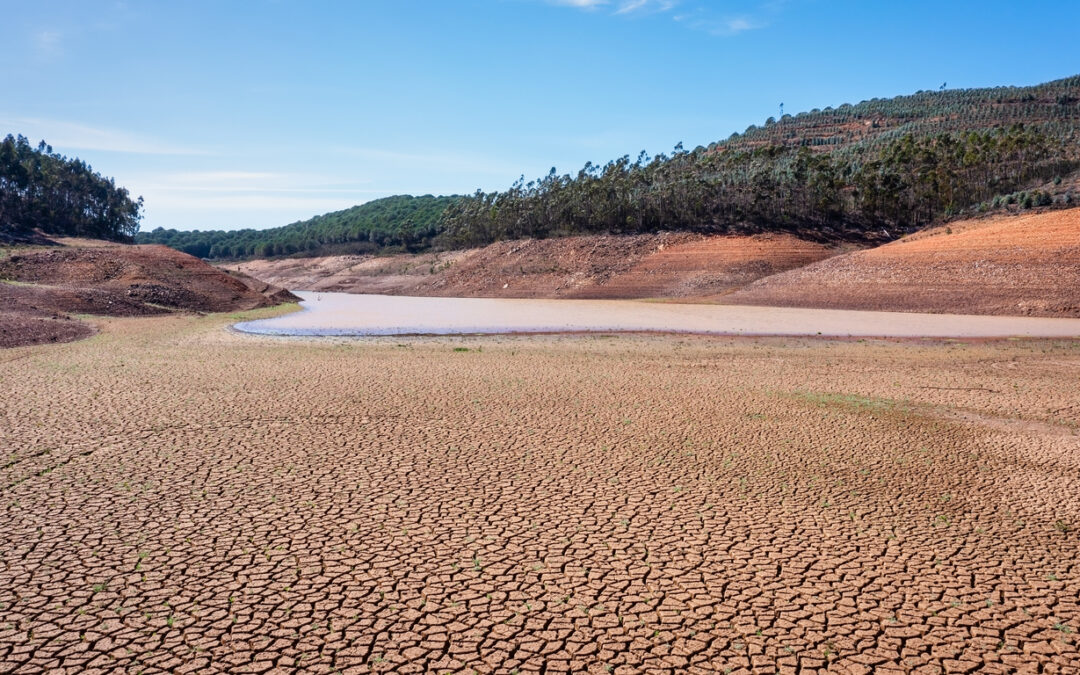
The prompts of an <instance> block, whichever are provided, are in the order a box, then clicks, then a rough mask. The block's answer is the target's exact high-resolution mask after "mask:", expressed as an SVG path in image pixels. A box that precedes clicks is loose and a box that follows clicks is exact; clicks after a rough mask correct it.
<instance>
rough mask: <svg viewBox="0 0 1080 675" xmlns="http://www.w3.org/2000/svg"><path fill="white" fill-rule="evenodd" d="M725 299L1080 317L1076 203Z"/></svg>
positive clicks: (839, 259) (813, 269) (965, 227)
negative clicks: (1074, 206)
mask: <svg viewBox="0 0 1080 675" xmlns="http://www.w3.org/2000/svg"><path fill="white" fill-rule="evenodd" d="M723 302H725V303H733V304H744V305H771V306H783V307H828V308H836V309H867V310H890V311H906V312H948V313H962V314H1007V315H1027V316H1061V317H1080V209H1068V210H1061V211H1049V212H1045V213H1036V214H1028V215H1021V216H1003V217H995V218H989V219H984V220H972V221H964V222H956V223H951V224H949V225H947V226H941V227H936V228H933V229H930V230H926V231H924V232H920V233H918V234H915V235H912V236H910V237H906V238H904V239H901V240H899V241H895V242H892V243H890V244H886V245H884V246H880V247H878V248H874V249H870V250H863V251H854V252H851V253H847V254H846V255H839V256H835V257H832V258H829V259H828V260H823V261H820V262H817V263H815V264H812V265H808V266H806V267H802V268H799V269H794V270H790V271H788V272H785V273H783V274H777V275H775V276H771V277H769V278H766V279H761V280H759V281H757V282H755V283H753V284H751V285H749V286H748V287H747V288H745V289H743V290H740V291H737V292H735V293H733V294H731V295H728V296H726V297H725V298H724V299H723Z"/></svg>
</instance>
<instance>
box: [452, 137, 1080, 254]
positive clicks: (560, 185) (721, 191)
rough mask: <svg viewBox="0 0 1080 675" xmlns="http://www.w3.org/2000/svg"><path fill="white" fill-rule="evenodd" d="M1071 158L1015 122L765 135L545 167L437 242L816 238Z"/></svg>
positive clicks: (1018, 179)
mask: <svg viewBox="0 0 1080 675" xmlns="http://www.w3.org/2000/svg"><path fill="white" fill-rule="evenodd" d="M1078 166H1080V164H1078V162H1077V160H1076V158H1075V157H1071V156H1070V153H1069V149H1068V148H1067V147H1065V144H1064V143H1063V142H1062V141H1059V140H1056V139H1054V138H1051V137H1050V136H1048V135H1047V134H1045V133H1042V132H1040V131H1037V130H1033V129H1028V128H1026V127H1024V126H1023V125H1015V126H1012V127H1009V128H1006V129H993V130H989V131H982V132H974V131H973V132H968V133H962V134H938V135H936V136H931V137H925V138H918V137H915V136H914V135H911V134H908V135H905V136H902V137H900V138H898V139H895V140H893V141H891V142H889V143H888V144H886V145H884V146H883V147H881V148H880V149H879V150H877V151H874V152H871V153H864V154H862V155H853V154H848V155H846V156H844V155H840V154H835V153H834V154H830V153H820V152H815V151H814V150H812V149H811V148H809V147H806V146H799V147H792V146H779V145H766V146H762V147H758V148H753V149H747V150H731V151H729V150H715V149H714V150H709V149H706V148H698V149H696V150H694V151H686V150H684V149H683V148H682V147H681V146H676V148H675V150H674V152H673V153H672V154H671V155H670V156H666V155H660V156H658V157H654V158H649V157H648V156H647V155H645V153H642V154H641V155H639V156H638V158H637V160H636V161H632V160H631V159H630V158H629V157H627V156H624V157H621V158H619V159H617V160H614V161H612V162H609V163H608V164H606V165H604V166H596V165H593V164H586V165H585V167H584V168H583V169H582V170H581V171H579V172H578V173H577V175H574V176H571V175H568V174H565V175H559V174H557V173H556V172H555V171H554V170H552V171H551V173H549V174H548V175H547V176H546V177H544V178H542V179H540V180H537V181H531V182H529V183H524V181H523V179H519V180H518V182H516V183H515V184H514V185H512V186H511V187H510V188H509V189H507V190H505V191H502V192H493V193H483V192H477V193H476V194H474V195H472V196H470V197H468V198H467V199H462V200H460V201H458V202H456V203H454V204H453V205H451V206H450V207H449V208H448V209H447V211H446V213H445V214H444V215H443V234H442V238H441V239H440V243H441V244H443V245H444V246H448V247H459V246H478V245H483V244H486V243H490V242H492V241H496V240H499V239H515V238H520V237H549V236H559V235H568V234H579V233H596V232H609V233H636V232H652V231H657V230H694V231H701V232H727V233H746V234H749V233H756V232H762V231H777V230H783V231H792V232H795V233H798V234H800V235H803V236H808V237H818V238H825V239H835V238H867V237H870V238H876V237H878V236H879V233H881V231H882V230H885V235H886V236H890V232H894V231H896V232H905V231H911V230H914V229H917V228H919V227H923V226H925V225H927V224H930V223H932V222H934V221H935V220H937V219H939V218H942V217H946V216H950V215H954V214H957V213H959V212H961V211H962V210H963V209H966V208H968V207H972V206H973V205H976V204H979V203H982V202H985V201H987V200H990V199H992V198H993V197H995V196H996V195H1001V194H1005V193H1011V192H1013V191H1015V190H1017V189H1018V188H1019V187H1022V186H1024V185H1026V184H1028V183H1030V182H1031V181H1047V180H1051V179H1052V178H1053V177H1055V176H1059V175H1062V174H1065V173H1068V172H1070V171H1073V170H1075V169H1076V168H1077V167H1078Z"/></svg>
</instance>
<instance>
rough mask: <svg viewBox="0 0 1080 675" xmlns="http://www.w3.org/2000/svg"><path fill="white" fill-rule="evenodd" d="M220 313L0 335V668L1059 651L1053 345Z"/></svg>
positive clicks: (1059, 364)
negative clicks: (241, 327)
mask: <svg viewBox="0 0 1080 675" xmlns="http://www.w3.org/2000/svg"><path fill="white" fill-rule="evenodd" d="M260 311H261V312H263V313H264V314H263V315H265V314H273V313H275V312H280V311H281V310H260ZM237 318H253V317H252V316H251V315H246V316H245V317H237ZM235 320H236V319H235V318H230V317H229V316H224V315H211V316H205V317H193V316H163V317H154V318H129V319H111V320H100V321H98V324H99V327H100V328H101V332H100V333H99V334H98V335H96V336H94V337H92V338H90V339H88V340H86V341H82V342H76V343H69V344H63V345H54V346H37V347H21V348H16V349H11V350H6V351H4V352H2V353H0V361H3V368H0V410H2V413H0V447H2V448H4V456H3V462H2V464H0V490H2V495H0V496H2V501H0V533H3V534H2V546H0V672H32V671H33V672H38V671H41V670H47V669H52V668H65V669H67V670H68V672H75V671H88V670H94V669H99V670H113V671H123V672H138V671H142V672H161V671H176V670H180V669H182V668H186V669H189V670H190V671H192V672H207V671H228V672H264V671H270V670H274V669H275V668H276V669H279V670H295V669H305V670H310V671H312V672H333V671H335V670H336V671H340V672H349V673H352V672H356V673H362V672H376V671H398V672H447V671H450V672H455V673H456V672H471V671H475V672H479V673H496V672H498V673H507V672H514V671H520V672H539V671H541V670H544V669H546V670H547V672H556V671H560V672H565V671H572V672H595V673H604V672H615V673H635V672H646V671H648V672H668V673H671V672H725V671H726V670H727V669H731V672H751V671H760V672H764V671H765V670H768V669H771V668H772V667H774V666H775V667H777V668H779V669H781V670H783V669H787V670H793V669H796V668H803V669H817V668H826V667H830V668H833V669H836V670H838V671H843V672H862V673H867V672H871V671H879V672H881V671H883V670H886V669H892V670H896V671H901V670H905V671H915V670H917V669H919V668H926V669H931V668H932V669H937V670H946V671H973V670H979V669H982V670H984V671H988V672H1008V671H1011V670H1016V669H1021V670H1023V669H1030V670H1037V669H1041V670H1042V671H1044V672H1069V668H1074V667H1075V664H1076V663H1078V662H1080V651H1078V647H1077V641H1076V640H1077V636H1078V633H1080V603H1078V602H1077V598H1078V597H1080V563H1078V562H1077V561H1078V560H1080V537H1078V534H1077V532H1078V530H1080V435H1078V434H1080V428H1078V422H1080V389H1078V388H1077V387H1076V382H1077V380H1078V377H1080V342H1076V341H1061V342H1053V341H1046V340H1039V341H1024V340H1018V341H994V342H986V343H976V342H967V343H963V342H961V343H957V342H940V341H939V342H931V341H923V342H913V341H903V342H899V341H882V340H865V341H831V340H815V339H802V338H768V339H753V338H726V337H707V336H641V335H635V336H610V335H608V336H589V335H578V336H547V337H538V336H519V337H505V336H489V337H456V338H375V339H370V340H362V341H360V340H334V339H326V338H324V339H321V340H307V341H305V340H280V339H272V338H261V337H253V336H246V335H240V334H236V333H231V332H229V331H227V330H226V328H227V326H228V325H229V324H230V323H231V322H232V321H235Z"/></svg>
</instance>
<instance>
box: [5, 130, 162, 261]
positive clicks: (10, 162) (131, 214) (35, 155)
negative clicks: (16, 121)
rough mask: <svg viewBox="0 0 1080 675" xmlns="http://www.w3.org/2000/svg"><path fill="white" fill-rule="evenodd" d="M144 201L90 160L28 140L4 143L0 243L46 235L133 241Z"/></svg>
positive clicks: (18, 138) (10, 139)
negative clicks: (119, 184) (31, 143)
mask: <svg viewBox="0 0 1080 675" xmlns="http://www.w3.org/2000/svg"><path fill="white" fill-rule="evenodd" d="M141 218H142V198H141V197H140V198H138V199H132V198H131V196H130V195H129V194H128V191H127V190H126V189H124V188H122V187H117V185H116V183H115V182H114V181H113V179H111V178H106V177H104V176H102V175H101V174H99V173H97V172H95V171H94V170H93V169H92V168H91V167H90V165H88V164H87V163H86V162H84V161H82V160H80V159H77V158H69V157H65V156H63V155H61V154H59V153H56V152H53V149H52V147H50V146H49V145H47V144H46V143H45V141H41V143H40V144H38V145H37V146H36V147H35V146H33V145H30V142H29V141H28V140H27V139H26V138H25V137H24V136H11V135H8V136H7V137H5V138H4V139H3V140H2V141H0V242H4V241H13V240H16V241H17V240H19V239H23V238H26V237H29V236H32V233H33V232H34V231H35V230H41V231H42V232H44V233H46V234H52V235H60V236H71V237H91V238H95V239H112V240H117V241H129V240H130V239H131V237H132V236H134V235H135V233H136V232H138V230H139V220H140V219H141Z"/></svg>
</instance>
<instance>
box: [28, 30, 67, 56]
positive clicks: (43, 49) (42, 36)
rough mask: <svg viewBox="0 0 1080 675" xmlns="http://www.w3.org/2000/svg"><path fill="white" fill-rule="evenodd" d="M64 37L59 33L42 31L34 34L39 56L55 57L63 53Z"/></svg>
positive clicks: (35, 46)
mask: <svg viewBox="0 0 1080 675" xmlns="http://www.w3.org/2000/svg"><path fill="white" fill-rule="evenodd" d="M62 38H63V36H62V35H61V34H60V32H59V31H55V30H42V31H38V32H37V33H34V48H35V49H36V50H37V53H38V55H39V56H43V57H53V56H59V55H60V54H61V53H63V43H62Z"/></svg>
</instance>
